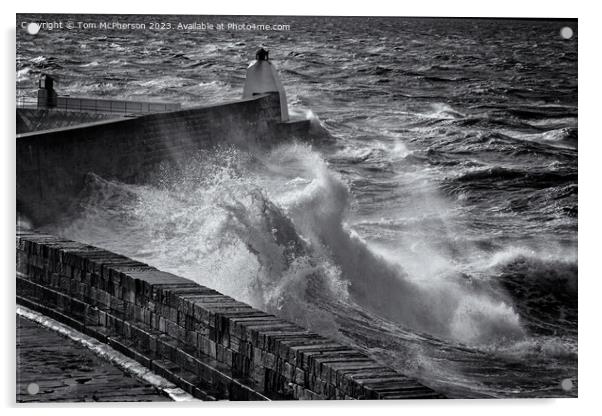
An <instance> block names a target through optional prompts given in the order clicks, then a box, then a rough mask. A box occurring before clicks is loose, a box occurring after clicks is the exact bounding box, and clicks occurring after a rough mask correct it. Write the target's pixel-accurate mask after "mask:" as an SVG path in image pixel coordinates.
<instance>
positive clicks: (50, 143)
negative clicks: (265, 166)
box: [16, 94, 309, 224]
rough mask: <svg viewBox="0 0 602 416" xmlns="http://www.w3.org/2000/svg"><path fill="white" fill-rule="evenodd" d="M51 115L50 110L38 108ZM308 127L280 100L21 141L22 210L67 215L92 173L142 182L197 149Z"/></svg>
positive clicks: (284, 135)
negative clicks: (289, 116)
mask: <svg viewBox="0 0 602 416" xmlns="http://www.w3.org/2000/svg"><path fill="white" fill-rule="evenodd" d="M41 111H47V110H41ZM308 128H309V121H307V120H303V121H300V122H296V123H281V122H280V104H279V99H278V95H277V94H265V95H260V96H257V97H253V98H250V99H245V100H240V101H235V102H232V103H226V104H220V105H215V106H207V107H201V108H193V109H187V110H181V111H174V112H167V113H157V114H149V115H143V116H140V117H134V118H122V119H116V120H106V121H100V122H94V123H88V124H80V125H77V126H71V127H66V128H59V129H51V130H43V131H35V132H30V133H26V134H19V135H17V152H16V153H17V155H16V158H17V209H18V211H19V212H21V213H23V214H25V215H26V216H27V217H28V218H29V219H30V220H32V221H33V222H34V223H35V224H42V223H45V222H47V221H51V220H53V219H56V217H57V215H60V214H61V213H63V212H65V211H66V210H67V209H68V208H69V205H70V203H71V201H72V200H73V198H74V197H75V196H77V194H78V192H79V191H80V190H81V189H82V187H83V185H84V178H85V177H86V174H87V173H89V172H93V173H95V174H97V175H100V176H102V177H103V178H105V179H117V180H119V181H122V182H126V183H141V182H144V180H145V178H146V177H147V175H148V174H149V172H152V170H153V167H154V166H156V165H157V164H158V163H160V162H162V161H165V160H177V159H178V158H181V157H186V156H187V155H189V154H190V153H191V152H194V151H195V150H197V149H199V148H210V147H213V146H215V145H228V144H236V145H239V146H242V147H245V146H252V145H262V144H268V143H269V144H271V143H274V142H276V141H278V140H282V139H290V137H289V136H290V133H300V132H302V131H307V130H308Z"/></svg>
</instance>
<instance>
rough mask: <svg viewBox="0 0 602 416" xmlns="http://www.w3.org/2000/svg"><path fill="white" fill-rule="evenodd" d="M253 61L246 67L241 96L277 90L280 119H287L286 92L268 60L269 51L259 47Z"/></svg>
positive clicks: (275, 70)
mask: <svg viewBox="0 0 602 416" xmlns="http://www.w3.org/2000/svg"><path fill="white" fill-rule="evenodd" d="M255 59H256V60H255V62H253V63H251V64H250V65H249V67H248V68H247V78H246V80H245V86H244V89H243V95H242V96H243V98H250V97H252V96H253V95H257V94H264V93H268V92H277V93H278V95H279V96H280V113H281V115H282V121H288V119H289V118H288V105H287V102H286V93H285V92H284V87H283V86H282V82H281V81H280V76H279V75H278V70H277V69H276V66H275V65H274V64H273V63H272V62H270V58H269V51H266V50H265V49H263V48H261V49H259V50H258V51H257V53H256V54H255Z"/></svg>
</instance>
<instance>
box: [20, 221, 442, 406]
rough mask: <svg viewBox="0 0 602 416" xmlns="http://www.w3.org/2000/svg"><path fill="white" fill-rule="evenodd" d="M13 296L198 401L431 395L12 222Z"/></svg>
mask: <svg viewBox="0 0 602 416" xmlns="http://www.w3.org/2000/svg"><path fill="white" fill-rule="evenodd" d="M17 301H18V302H19V303H21V304H23V305H25V306H27V307H30V308H32V309H36V310H38V311H40V312H42V313H44V314H47V315H49V316H51V317H53V318H55V319H57V320H59V321H62V322H63V323H66V324H68V325H70V326H72V327H74V328H75V329H78V330H80V331H83V332H85V333H87V334H89V335H91V336H94V337H96V338H98V339H100V340H102V341H103V342H106V343H108V344H109V345H111V346H113V347H114V348H116V349H117V350H119V351H121V352H123V353H124V354H126V355H128V356H130V357H132V358H134V359H135V360H137V361H139V362H140V363H142V364H144V365H146V366H147V367H148V368H150V369H152V370H153V371H155V372H156V373H158V374H160V375H162V376H164V377H166V378H167V379H169V380H171V381H173V382H174V383H176V384H177V385H179V386H180V387H182V388H184V389H185V390H187V391H188V392H190V393H191V394H193V395H195V396H196V397H199V398H201V399H205V400H215V399H230V400H266V399H407V398H440V397H441V396H440V395H439V394H437V393H436V392H434V391H433V390H431V389H429V388H427V387H425V386H423V385H421V384H419V383H418V382H416V381H415V380H412V379H410V378H408V377H406V376H404V375H401V374H399V373H397V372H395V371H393V370H391V369H389V368H387V367H385V366H383V365H381V364H379V363H377V362H375V361H374V360H372V359H370V358H369V357H368V356H366V355H365V354H363V353H361V352H358V351H356V350H354V349H353V348H350V347H347V346H344V345H341V344H339V343H337V342H334V341H332V340H329V339H327V338H325V337H322V336H320V335H318V334H315V333H312V332H310V331H308V330H306V329H304V328H301V327H299V326H297V325H295V324H292V323H290V322H287V321H285V320H282V319H279V318H277V317H275V316H274V315H271V314H268V313H265V312H263V311H260V310H257V309H254V308H252V307H250V306H249V305H246V304H244V303H241V302H238V301H236V300H235V299H232V298H231V297H228V296H224V295H222V294H221V293H219V292H216V291H215V290H212V289H210V288H207V287H204V286H201V285H198V284H196V283H194V282H192V281H190V280H187V279H184V278H182V277H179V276H176V275H173V274H170V273H165V272H162V271H159V270H157V269H155V268H153V267H151V266H148V265H146V264H144V263H140V262H137V261H134V260H132V259H129V258H127V257H124V256H121V255H117V254H115V253H111V252H109V251H106V250H103V249H100V248H97V247H92V246H88V245H84V244H81V243H77V242H74V241H69V240H65V239H62V238H59V237H56V236H51V235H45V234H39V233H36V232H32V231H18V234H17ZM17 336H18V334H17Z"/></svg>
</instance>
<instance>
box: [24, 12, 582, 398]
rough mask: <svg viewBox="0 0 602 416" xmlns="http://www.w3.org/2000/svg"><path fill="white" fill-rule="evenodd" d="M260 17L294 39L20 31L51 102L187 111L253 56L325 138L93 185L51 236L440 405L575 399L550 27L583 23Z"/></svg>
mask: <svg viewBox="0 0 602 416" xmlns="http://www.w3.org/2000/svg"><path fill="white" fill-rule="evenodd" d="M57 18H58V17H57ZM82 19H83V18H82ZM94 19H97V20H107V19H106V18H92V17H86V18H85V20H87V21H90V20H94ZM44 20H48V19H44ZM72 20H78V19H77V18H75V19H72ZM120 20H122V21H123V20H124V19H123V18H121V19H120ZM125 20H130V21H139V20H140V18H137V17H129V18H127V19H125ZM172 20H173V18H172ZM177 20H188V21H193V20H196V21H214V22H222V21H225V22H228V21H257V20H258V18H242V17H238V18H224V17H205V18H196V19H195V18H179V19H177ZM266 21H267V22H274V23H282V24H290V25H291V31H290V32H272V33H258V32H244V33H241V32H216V33H204V32H203V33H198V32H170V33H160V32H155V31H150V30H147V31H142V32H120V31H113V32H110V31H109V32H106V31H105V32H99V31H76V32H77V33H73V32H66V31H55V32H52V33H48V32H46V33H40V34H39V35H37V36H36V37H31V36H29V35H26V34H24V33H23V32H22V31H18V32H17V33H18V34H17V41H18V59H17V68H16V69H17V83H18V86H19V87H20V91H21V92H22V93H24V94H28V93H30V92H33V89H32V85H33V82H34V80H35V78H36V77H37V74H39V73H40V72H41V71H48V72H52V73H55V74H57V75H59V76H60V83H59V86H58V89H59V91H61V92H63V93H71V94H73V95H82V94H85V95H89V96H107V97H121V98H140V97H149V96H150V97H156V98H158V99H161V100H173V101H178V102H183V103H184V104H185V105H188V106H194V105H199V104H206V103H216V102H220V101H223V100H226V99H232V98H238V97H239V96H240V95H241V94H242V83H243V77H244V70H245V68H246V65H247V64H248V62H249V60H250V58H251V57H252V56H253V51H254V50H255V49H256V47H257V46H258V45H264V46H266V47H267V48H268V49H270V50H271V54H270V55H271V58H272V59H273V60H274V62H275V63H276V64H277V65H278V66H279V68H280V72H281V75H282V78H283V82H284V85H285V87H286V89H287V95H288V96H289V106H290V108H291V112H292V113H293V114H296V115H297V116H299V117H305V116H308V117H312V119H313V120H314V123H315V124H319V125H321V126H322V127H323V128H324V129H325V130H324V133H323V140H320V141H318V142H317V143H316V144H315V145H314V146H313V147H310V146H309V145H307V144H300V143H292V142H291V143H290V144H286V145H282V146H279V147H277V148H274V149H273V150H272V151H270V152H267V153H266V152H246V151H241V150H237V149H233V148H228V147H224V148H221V149H215V150H212V151H203V152H199V154H197V155H191V157H190V158H189V159H188V160H181V161H178V163H177V164H176V165H174V166H168V165H165V166H163V167H162V169H160V170H158V172H157V178H158V179H157V180H156V181H154V182H153V183H151V184H146V185H126V184H122V183H116V182H111V181H108V180H107V178H101V177H98V176H96V175H94V174H90V175H89V178H88V181H87V185H86V189H84V191H83V192H82V195H81V198H80V200H78V201H75V202H76V203H75V206H76V211H74V214H72V216H71V217H69V218H68V219H67V220H65V221H62V222H59V223H57V224H53V225H48V226H47V227H46V228H47V229H49V230H51V231H53V232H57V233H61V234H63V235H65V236H67V237H70V238H73V239H76V240H80V241H85V242H90V243H93V244H96V245H100V246H103V247H107V248H109V249H111V250H114V251H117V252H120V253H123V254H125V255H129V256H131V257H134V258H136V259H140V260H142V261H145V262H148V263H150V264H153V265H155V266H157V267H159V268H161V269H164V270H170V271H174V272H177V273H179V274H181V275H183V276H186V277H189V278H192V279H194V280H196V281H198V282H200V283H202V284H206V285H209V286H211V287H214V288H216V289H217V290H220V291H222V292H224V293H226V294H229V295H232V296H234V297H236V298H238V299H240V300H243V301H247V302H249V303H250V304H252V305H254V306H257V307H260V308H263V309H266V310H269V311H272V312H274V313H276V314H279V315H281V316H284V317H286V318H289V319H292V320H295V321H297V322H299V323H301V324H302V325H305V326H308V327H310V328H312V329H314V330H316V331H318V332H321V333H324V334H327V335H330V336H333V337H336V338H338V339H340V340H342V341H343V342H347V343H350V344H353V345H356V346H357V347H359V348H361V349H363V350H365V351H366V352H368V353H369V354H370V355H372V356H373V357H375V358H376V359H378V360H380V361H381V362H384V363H386V364H388V365H391V366H392V367H394V368H397V369H398V370H400V371H402V372H404V373H407V374H411V375H413V376H415V377H418V378H419V379H421V380H422V381H423V382H424V383H425V384H427V385H429V386H432V387H434V388H437V389H439V390H441V391H444V392H446V393H447V394H449V395H450V396H452V397H482V396H491V397H533V396H538V397H548V396H575V395H576V394H577V193H578V186H577V137H578V130H577V38H576V36H575V37H574V38H572V39H571V40H563V39H562V38H561V37H560V35H559V30H560V28H561V27H563V26H567V25H568V26H570V27H572V29H573V30H574V32H575V33H577V24H576V22H574V21H567V22H560V21H511V20H466V19H445V20H437V19H392V18H369V19H368V18H316V17H282V18H266ZM565 379H570V380H571V381H572V383H573V389H571V390H568V391H565V390H563V389H561V387H560V383H561V381H562V380H565Z"/></svg>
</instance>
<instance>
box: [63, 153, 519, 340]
mask: <svg viewBox="0 0 602 416" xmlns="http://www.w3.org/2000/svg"><path fill="white" fill-rule="evenodd" d="M159 177H160V178H161V179H160V181H158V182H157V183H156V184H154V185H153V186H150V185H146V186H137V185H136V186H135V185H125V184H120V183H115V182H110V181H106V180H103V179H101V178H98V177H97V176H95V175H89V181H88V183H87V186H86V189H85V191H84V193H83V194H82V197H81V201H80V204H79V207H80V209H82V212H81V213H80V215H79V216H78V218H70V219H69V220H68V221H67V222H64V223H63V225H61V226H59V227H58V228H59V233H60V234H62V235H65V236H66V237H70V238H74V239H78V240H83V241H86V242H89V243H94V244H100V245H104V246H106V247H107V248H109V249H113V250H115V251H118V252H122V253H124V254H126V255H130V256H132V257H135V258H141V259H143V260H145V261H147V262H149V263H151V264H154V265H155V266H157V267H160V268H164V269H167V270H171V271H175V272H178V273H181V274H183V275H184V276H186V277H189V278H192V279H194V280H196V281H198V282H199V283H202V284H206V285H209V286H212V287H214V288H216V289H217V290H221V291H223V292H225V293H227V294H229V295H231V296H234V297H237V298H239V299H241V300H244V301H247V302H249V303H251V304H253V305H254V306H257V307H261V308H264V309H267V310H270V311H276V312H278V313H279V314H280V315H284V316H286V317H288V318H290V319H294V320H297V321H298V320H299V319H301V320H302V323H304V324H309V326H311V327H315V325H316V324H315V323H314V321H315V322H320V325H326V324H325V323H324V322H328V324H327V326H329V327H330V330H332V327H333V325H334V323H333V321H332V318H331V317H330V315H329V314H328V313H325V308H326V309H327V308H337V306H336V305H339V307H349V305H351V306H352V307H353V308H359V309H367V310H370V311H372V313H376V314H377V315H380V316H382V317H384V318H386V319H389V320H391V321H393V322H396V323H397V324H399V325H402V326H403V327H407V328H411V329H413V330H416V331H419V332H424V333H430V334H434V335H436V336H440V337H444V338H449V339H453V340H456V341H460V342H466V343H488V342H494V341H496V340H499V339H520V338H522V337H523V336H524V335H525V332H524V329H523V327H522V325H521V322H520V318H519V315H518V314H517V313H516V311H515V310H514V308H513V306H512V304H511V302H510V301H509V300H508V299H504V298H500V297H499V296H496V295H495V294H494V293H493V292H489V291H487V290H485V289H483V288H478V287H476V286H474V285H471V283H470V282H468V281H466V280H464V279H461V278H454V277H451V276H446V277H445V278H442V277H440V278H436V277H432V278H431V279H430V280H424V279H416V278H413V277H412V276H411V275H409V274H408V273H407V272H406V271H405V270H404V267H403V264H401V263H399V260H398V259H396V258H394V257H392V256H390V255H387V254H386V253H384V252H379V251H378V250H376V249H375V248H374V247H372V246H371V245H370V244H369V243H368V242H366V241H365V240H363V239H362V238H361V237H360V236H359V235H358V234H357V233H356V232H355V231H354V230H353V229H351V228H350V227H349V226H348V225H347V224H346V214H347V211H348V209H349V204H350V192H349V189H348V187H347V185H346V184H345V183H344V182H343V181H342V180H341V178H340V177H339V176H338V175H337V174H336V173H335V172H333V171H332V170H330V169H329V168H328V165H327V163H326V162H324V160H323V159H322V158H321V157H320V156H319V155H318V154H317V153H315V152H313V151H312V150H311V148H310V147H308V146H304V145H287V146H282V147H279V148H276V149H274V150H273V151H272V152H271V153H269V154H268V155H267V156H263V155H251V154H247V153H242V152H240V151H238V150H235V149H222V150H218V151H216V152H213V153H211V152H204V153H202V154H200V155H198V156H197V157H194V158H191V159H190V160H188V161H186V163H180V164H179V166H178V167H177V168H175V167H171V166H168V167H164V168H163V169H162V172H161V174H160V175H159ZM103 230H106V231H105V232H104V234H103ZM224 259H227V261H224ZM316 299H320V300H321V301H320V302H318V303H316ZM353 305H355V306H353ZM314 329H315V328H314ZM317 329H322V330H324V328H317Z"/></svg>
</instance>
